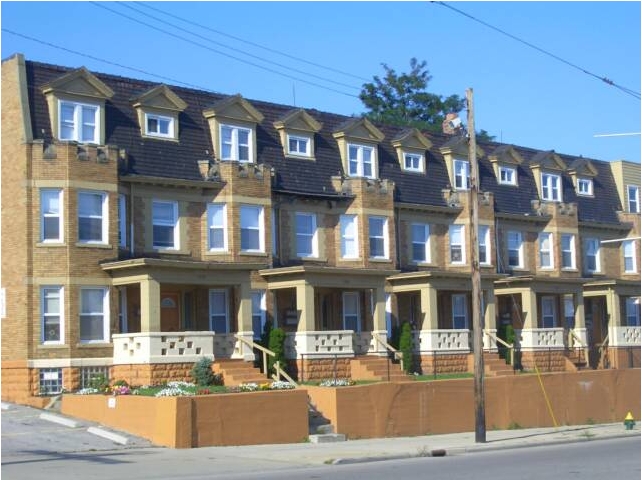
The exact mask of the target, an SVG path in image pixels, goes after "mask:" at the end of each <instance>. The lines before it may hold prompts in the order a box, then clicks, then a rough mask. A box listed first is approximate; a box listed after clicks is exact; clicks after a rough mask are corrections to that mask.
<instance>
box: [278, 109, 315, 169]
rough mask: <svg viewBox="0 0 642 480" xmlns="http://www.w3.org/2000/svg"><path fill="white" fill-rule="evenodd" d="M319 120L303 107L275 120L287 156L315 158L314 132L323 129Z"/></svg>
mask: <svg viewBox="0 0 642 480" xmlns="http://www.w3.org/2000/svg"><path fill="white" fill-rule="evenodd" d="M321 127H322V124H321V123H319V122H317V121H316V120H315V119H314V118H313V117H312V116H311V115H310V114H309V113H308V112H306V111H305V110H303V109H298V110H292V111H290V112H288V113H286V114H285V115H284V116H283V117H281V118H279V119H278V120H277V121H276V122H274V128H276V129H277V131H278V132H279V136H280V137H281V145H283V154H284V155H285V156H286V157H296V158H309V159H311V160H314V152H315V149H314V134H315V133H317V132H318V131H319V130H321Z"/></svg>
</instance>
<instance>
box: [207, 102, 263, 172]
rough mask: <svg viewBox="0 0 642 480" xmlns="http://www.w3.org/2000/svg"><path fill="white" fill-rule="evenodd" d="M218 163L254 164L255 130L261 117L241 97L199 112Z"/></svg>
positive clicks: (217, 103) (261, 115) (260, 114)
mask: <svg viewBox="0 0 642 480" xmlns="http://www.w3.org/2000/svg"><path fill="white" fill-rule="evenodd" d="M203 116H204V117H205V118H207V120H208V122H209V125H210V134H211V135H212V145H214V151H215V154H216V157H217V158H218V159H219V160H223V161H227V160H236V161H238V162H243V163H256V127H257V125H258V124H259V123H261V122H262V121H263V114H262V113H261V112H259V111H258V110H257V109H256V108H254V107H253V106H252V104H251V103H250V102H248V101H247V100H245V99H244V98H243V97H242V96H241V95H238V94H237V95H234V96H232V97H227V98H225V99H223V100H220V101H218V102H216V103H215V104H214V105H212V106H211V107H210V108H207V109H206V110H204V111H203Z"/></svg>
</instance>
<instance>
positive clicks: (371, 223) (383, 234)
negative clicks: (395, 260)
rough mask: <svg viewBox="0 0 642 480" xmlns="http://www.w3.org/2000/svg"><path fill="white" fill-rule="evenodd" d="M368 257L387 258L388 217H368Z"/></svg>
mask: <svg viewBox="0 0 642 480" xmlns="http://www.w3.org/2000/svg"><path fill="white" fill-rule="evenodd" d="M368 232H369V240H370V258H388V219H387V218H385V217H369V218H368Z"/></svg>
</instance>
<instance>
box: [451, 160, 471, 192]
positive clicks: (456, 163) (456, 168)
mask: <svg viewBox="0 0 642 480" xmlns="http://www.w3.org/2000/svg"><path fill="white" fill-rule="evenodd" d="M462 168H463V171H461V170H462ZM457 180H459V183H462V185H463V182H464V180H465V185H463V186H462V185H459V186H457V183H458V182H457ZM453 183H454V187H455V190H468V189H469V188H470V163H469V162H468V160H462V159H460V158H455V159H453Z"/></svg>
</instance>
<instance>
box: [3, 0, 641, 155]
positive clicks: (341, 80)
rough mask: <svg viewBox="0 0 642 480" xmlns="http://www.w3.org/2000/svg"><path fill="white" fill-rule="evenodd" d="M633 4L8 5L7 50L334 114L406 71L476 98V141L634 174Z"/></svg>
mask: <svg viewBox="0 0 642 480" xmlns="http://www.w3.org/2000/svg"><path fill="white" fill-rule="evenodd" d="M640 5H641V4H640V2H637V1H631V2H628V1H627V2H614V1H607V2H576V1H573V2H556V1H547V2H519V1H518V2H515V1H513V2H509V1H507V2H483V1H481V2H444V3H441V2H402V1H394V2H383V1H382V2H373V1H359V2H344V1H330V2H300V1H288V2H269V1H261V2H245V1H235V2H17V1H2V3H1V17H0V23H1V26H2V42H1V48H2V58H3V59H5V58H8V57H9V56H11V55H13V54H14V53H22V54H24V55H25V57H26V58H27V60H34V61H39V62H45V63H52V64H57V65H63V66H68V67H80V66H85V67H87V68H88V69H89V70H90V71H94V72H102V73H110V74H115V75H122V76H126V77H133V78H139V79H145V80H151V81H156V82H158V83H165V84H167V85H170V86H171V85H180V86H191V87H195V88H199V89H203V90H209V91H214V92H218V93H222V94H230V95H233V94H236V93H240V94H241V95H242V96H243V97H244V98H247V99H249V100H263V101H268V102H274V103H279V104H285V105H294V106H297V107H301V108H315V109H317V110H321V111H325V112H332V113H337V114H343V115H360V114H362V113H364V112H365V107H364V106H363V104H362V103H361V101H360V100H359V98H358V95H359V92H360V90H361V86H362V85H363V84H364V83H366V82H370V81H372V79H373V77H374V76H375V75H378V76H383V75H384V73H385V72H384V69H383V67H382V64H386V65H387V66H388V67H390V68H392V69H394V70H395V71H396V72H397V73H398V74H402V73H406V72H409V71H410V59H411V58H413V57H415V58H417V59H418V60H420V61H422V60H425V61H426V62H427V65H426V68H427V69H428V70H429V72H430V75H431V76H432V78H431V80H430V82H429V83H428V87H427V90H428V91H429V92H431V93H435V94H438V95H442V96H444V97H446V96H449V95H453V94H457V95H459V96H461V97H465V92H466V89H468V88H472V90H473V95H474V114H475V129H476V130H477V131H479V130H481V129H484V130H486V131H487V132H488V133H489V134H490V135H493V136H495V140H497V141H500V142H503V143H507V144H514V145H519V146H524V147H530V148H534V149H539V150H555V151H556V152H558V153H563V154H569V155H582V156H584V157H588V158H593V159H599V160H621V159H624V160H629V161H633V162H637V163H639V162H640V156H641V147H640V112H641V104H640V99H639V97H640V90H641V88H640V84H641V81H640V72H641V66H640V59H641V53H640V45H641V38H642V37H641V32H640V16H641V12H640ZM454 9H456V10H457V11H456V10H454ZM25 37H29V38H25ZM604 78H606V79H608V80H609V81H610V82H612V83H613V84H614V85H610V84H608V83H607V82H605V81H603V80H602V79H604ZM620 87H621V88H620ZM632 92H633V93H632ZM460 115H461V116H462V117H466V112H465V111H463V112H460ZM624 134H633V135H624ZM596 135H611V136H596Z"/></svg>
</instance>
